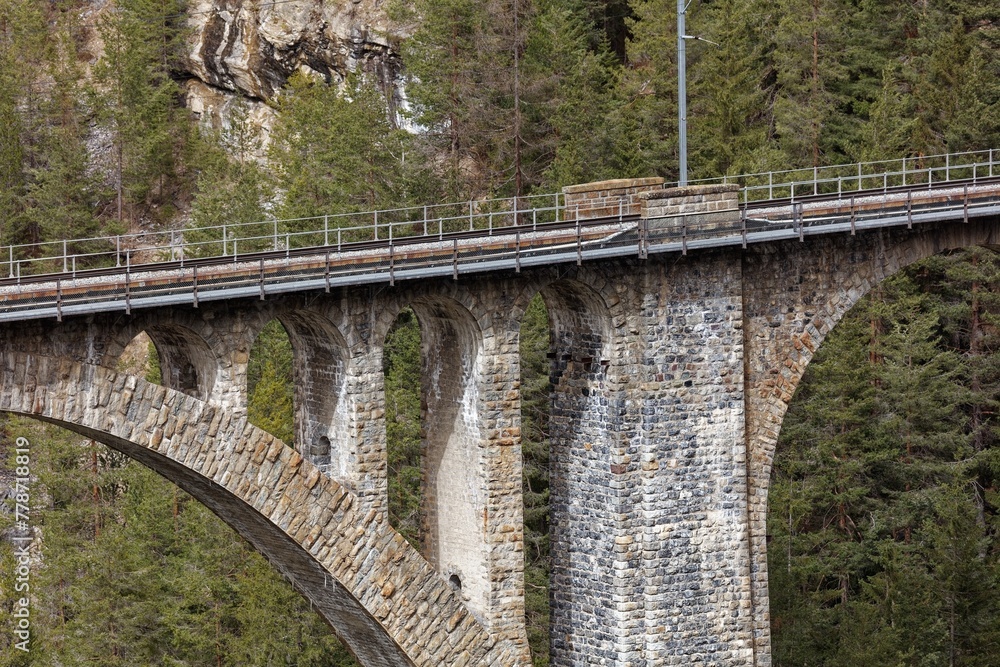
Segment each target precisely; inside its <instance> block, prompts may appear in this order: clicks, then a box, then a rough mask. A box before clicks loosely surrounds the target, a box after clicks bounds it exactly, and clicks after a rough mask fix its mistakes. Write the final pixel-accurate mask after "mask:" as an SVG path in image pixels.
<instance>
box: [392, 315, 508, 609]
mask: <svg viewBox="0 0 1000 667" xmlns="http://www.w3.org/2000/svg"><path fill="white" fill-rule="evenodd" d="M410 307H411V308H412V309H413V312H414V313H415V314H416V316H417V321H418V322H419V324H420V347H421V350H420V353H421V399H420V412H421V415H420V416H421V511H420V535H421V545H422V549H423V553H424V556H425V557H426V558H427V560H428V561H430V562H431V564H432V565H434V566H435V567H437V568H438V571H439V572H441V573H442V574H447V575H448V576H449V577H451V576H457V577H458V578H459V580H461V581H462V582H463V587H462V589H461V592H462V595H463V596H464V597H465V598H466V599H467V600H468V603H469V605H470V607H472V609H473V610H474V611H476V612H477V613H478V614H480V615H481V616H483V617H485V616H486V615H487V610H488V609H489V606H490V605H489V595H490V586H489V559H490V553H489V548H488V542H487V540H486V535H484V526H483V524H484V517H485V515H486V512H487V511H488V510H487V507H488V497H489V491H488V488H487V485H488V480H487V475H486V474H485V461H484V452H483V449H482V440H483V437H482V429H483V425H482V423H481V415H480V409H479V403H480V401H481V396H480V389H481V387H480V379H481V377H482V375H483V372H484V369H483V335H482V331H481V330H480V328H479V323H478V322H477V320H476V318H475V317H474V316H473V315H472V313H471V312H470V311H469V310H468V309H467V308H466V307H465V306H464V305H462V304H460V303H459V302H458V301H456V300H454V299H451V298H447V297H443V298H442V297H438V296H420V297H417V298H415V299H414V300H413V301H412V302H411V303H410Z"/></svg>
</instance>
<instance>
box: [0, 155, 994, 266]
mask: <svg viewBox="0 0 1000 667" xmlns="http://www.w3.org/2000/svg"><path fill="white" fill-rule="evenodd" d="M998 160H1000V151H998V150H995V149H989V150H983V151H973V152H964V153H952V154H947V155H932V156H921V157H907V158H900V159H896V160H882V161H877V162H865V163H856V164H850V165H835V166H830V167H816V168H808V169H790V170H784V171H774V172H763V173H758V174H744V175H739V176H723V177H719V178H713V179H702V180H697V181H691V182H690V183H689V185H705V184H719V183H722V184H733V183H734V184H738V185H740V186H741V191H740V202H741V204H742V205H743V206H749V205H759V204H760V203H762V202H767V201H773V200H780V199H790V200H792V201H793V202H794V201H798V200H801V199H803V198H806V197H811V196H821V195H840V196H841V197H843V196H849V195H851V193H857V192H862V191H871V190H873V189H874V190H883V191H888V190H889V189H890V188H896V187H938V186H941V185H944V184H946V183H949V182H955V181H959V180H962V181H967V182H972V183H978V182H980V181H981V180H983V179H986V178H993V177H995V176H1000V164H998ZM618 211H619V215H618V219H619V220H621V219H623V217H624V216H623V213H622V211H623V209H622V208H621V203H620V202H619V204H618ZM576 217H578V216H576V215H575V211H574V210H573V208H572V207H570V208H567V206H566V200H565V198H564V197H563V195H562V194H561V193H555V194H546V195H534V196H526V197H518V198H504V199H491V200H479V201H468V202H458V203H450V204H434V205H427V206H416V207H406V208H397V209H387V210H378V211H367V212H360V213H338V214H330V215H323V216H315V217H309V218H296V219H275V220H263V221H257V222H246V223H233V224H223V225H217V226H211V227H204V228H193V227H190V228H187V229H183V230H167V231H154V232H142V233H137V234H122V235H116V236H106V237H95V238H81V239H67V240H62V241H53V242H43V243H36V244H23V245H8V246H0V277H2V276H6V277H7V278H8V279H14V280H15V281H18V280H19V279H20V278H21V277H22V276H33V275H40V274H63V275H68V276H69V277H74V276H76V274H77V273H78V272H80V271H83V270H85V269H92V268H113V267H119V268H121V269H122V271H123V272H129V271H134V270H136V269H137V268H138V267H140V266H142V265H146V264H151V263H158V262H165V261H180V262H182V263H183V262H184V261H186V260H191V259H198V258H209V257H216V258H219V259H220V260H221V261H226V260H231V261H232V262H234V263H236V262H239V261H240V258H241V257H243V256H245V255H248V254H250V253H257V252H263V251H271V252H280V251H284V252H286V253H288V254H291V253H292V252H293V251H296V250H301V249H306V248H318V249H321V248H331V249H333V250H334V251H336V252H339V251H340V250H341V249H342V248H343V247H344V246H346V245H348V244H351V243H357V242H380V243H384V244H387V245H389V246H392V245H393V243H394V242H395V241H398V240H402V239H415V238H421V239H427V240H432V239H438V240H441V239H444V237H445V236H446V235H447V234H449V233H455V232H470V233H476V232H478V233H479V234H481V235H482V236H483V237H484V238H488V237H490V236H492V235H493V234H494V232H495V231H496V230H499V229H505V228H511V227H524V228H530V229H537V228H538V226H539V225H544V224H547V223H551V222H559V221H566V220H573V219H575V218H576Z"/></svg>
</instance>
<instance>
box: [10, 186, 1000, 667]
mask: <svg viewBox="0 0 1000 667" xmlns="http://www.w3.org/2000/svg"><path fill="white" fill-rule="evenodd" d="M566 194H567V201H568V202H569V201H570V200H571V198H574V197H575V198H576V199H575V205H577V206H578V209H579V211H580V214H581V215H586V214H588V211H590V212H591V213H593V214H594V215H600V216H602V217H604V216H607V215H608V212H609V211H618V212H620V214H619V213H614V215H615V216H619V217H620V218H621V220H622V221H624V224H633V223H634V225H635V226H634V227H631V228H627V229H626V228H625V227H624V226H623V227H622V228H621V229H624V230H625V231H622V232H615V234H616V237H617V236H621V235H625V234H632V235H633V237H632V238H638V239H639V240H640V242H639V243H638V244H637V245H638V252H637V253H636V255H635V256H634V257H626V258H623V257H619V258H617V259H601V260H599V261H598V260H595V261H581V260H577V261H576V262H570V261H567V262H566V263H562V264H552V265H548V266H543V267H525V268H523V269H521V270H520V271H517V270H510V271H494V272H492V273H486V272H483V273H477V274H468V275H462V276H458V275H457V274H455V276H454V277H451V276H449V277H442V278H434V279H429V280H423V281H406V280H398V281H396V282H395V284H394V285H387V284H381V283H369V284H365V285H355V286H351V287H339V288H333V289H329V291H327V290H316V289H312V290H302V291H301V292H297V293H296V292H292V293H288V294H282V295H272V294H267V295H265V293H264V291H263V289H261V291H260V293H259V295H255V296H253V297H247V298H231V299H228V300H221V299H220V300H218V301H205V302H201V303H199V302H197V301H196V302H195V303H194V304H193V305H170V306H158V307H149V308H145V309H133V310H132V311H131V312H130V313H122V312H101V313H92V314H88V315H72V316H70V315H65V316H63V317H62V320H61V321H56V320H55V319H42V318H36V319H30V320H28V321H20V322H15V323H12V324H6V325H3V326H0V410H4V411H8V412H13V413H18V414H24V415H27V416H30V417H35V418H38V419H42V420H45V421H48V422H51V423H55V424H59V425H61V426H64V427H66V428H69V429H72V430H74V431H76V432H78V433H81V434H83V435H85V436H86V437H88V438H93V439H97V440H100V441H102V442H105V443H107V444H108V445H109V446H111V447H114V448H116V449H118V450H120V451H122V452H124V453H126V454H128V455H129V456H131V457H133V458H135V459H136V460H138V461H140V462H142V463H143V464H145V465H147V466H149V467H150V468H152V469H154V470H157V471H158V472H160V473H161V474H163V475H164V476H166V477H167V478H169V479H172V480H173V481H175V482H176V483H178V484H179V485H181V486H182V487H183V488H185V489H186V490H187V491H189V492H190V493H191V494H192V495H194V496H195V497H196V498H197V499H199V500H200V501H201V502H203V503H204V504H206V505H207V506H208V507H210V508H212V509H213V511H215V512H216V513H217V514H218V515H219V516H220V517H222V518H223V519H224V520H226V521H227V522H228V523H229V524H230V525H232V526H233V527H234V528H235V529H236V530H237V531H238V532H240V534H241V535H243V536H244V537H245V538H246V539H248V540H249V541H250V542H251V543H252V544H253V545H254V546H255V547H256V548H257V549H258V550H260V551H261V552H262V553H264V554H265V555H267V556H268V558H269V559H270V560H271V562H272V563H274V564H275V566H276V567H277V568H278V569H279V570H280V571H281V572H282V573H283V574H284V575H285V576H287V577H288V578H289V579H290V580H291V581H292V582H293V584H294V585H295V586H296V588H297V589H298V590H299V591H300V592H301V593H302V594H303V595H304V596H306V597H307V598H309V600H310V601H311V602H312V603H313V605H314V606H315V608H316V609H317V610H318V611H319V613H320V614H322V615H323V616H324V618H326V620H327V621H328V622H329V624H330V625H331V627H332V628H334V630H335V631H336V632H337V634H338V635H339V636H340V637H341V638H342V639H343V640H344V641H345V643H346V645H347V646H348V647H349V648H350V650H351V651H352V652H353V653H354V654H355V655H356V656H357V657H358V658H359V661H360V662H361V664H363V665H365V666H366V667H381V666H383V665H384V666H398V665H409V666H415V667H441V666H442V665H447V666H448V667H458V666H462V665H482V666H489V667H515V666H517V667H522V666H523V667H527V665H529V664H530V655H529V651H528V644H527V634H526V629H525V624H524V573H523V563H524V552H523V521H522V512H523V501H522V494H521V488H522V461H521V452H520V447H519V445H520V426H521V417H520V409H521V395H520V359H519V353H518V349H519V335H520V326H521V321H522V317H523V314H524V313H525V311H526V309H527V308H528V306H529V304H530V302H531V301H532V299H533V298H534V297H535V296H536V295H541V297H542V299H543V300H544V301H545V304H546V306H547V308H548V313H549V326H550V333H551V349H550V358H551V369H550V370H551V378H552V385H553V391H552V397H551V423H550V425H549V433H550V440H551V454H550V471H549V472H550V485H551V520H550V531H551V532H550V538H551V544H552V578H551V591H550V599H551V642H550V643H551V653H552V664H553V665H555V666H557V667H578V666H587V667H591V666H608V667H654V666H655V667H666V666H678V667H679V666H682V665H683V666H688V665H704V666H706V667H708V666H712V667H767V666H768V665H770V662H771V661H770V636H769V632H770V629H769V615H768V589H767V552H766V548H767V543H766V513H767V492H768V484H769V476H770V471H771V461H772V460H773V456H774V446H775V443H776V441H777V436H778V432H779V430H780V427H781V420H782V418H783V416H784V414H785V410H786V408H787V405H788V402H789V401H790V400H791V398H792V395H793V394H794V391H795V388H796V386H797V384H798V382H799V380H800V378H801V377H802V374H803V372H804V371H805V368H806V366H807V365H808V363H809V360H810V359H811V357H812V354H813V352H814V351H815V350H816V348H817V347H818V346H819V345H820V344H821V342H822V340H823V338H824V337H825V336H826V334H827V333H828V332H829V331H830V329H831V328H832V327H833V326H834V325H835V324H836V323H837V321H838V320H839V319H840V318H841V317H842V316H843V314H844V313H845V312H846V311H847V310H848V309H849V308H850V307H851V306H853V305H854V304H855V303H856V302H857V301H858V299H860V298H861V297H862V296H864V294H865V293H866V292H867V291H868V290H870V289H871V288H872V287H873V286H875V285H877V284H878V283H879V282H880V281H881V280H883V279H885V278H886V277H887V276H889V275H891V274H892V273H893V272H895V271H897V270H899V269H900V268H902V267H904V266H906V265H907V264H909V263H911V262H914V261H917V260H919V259H922V258H924V257H928V256H930V255H933V254H935V253H938V252H942V251H944V250H947V249H949V248H956V247H962V246H967V245H972V244H990V245H997V244H1000V233H998V232H997V224H996V222H997V221H996V220H995V219H994V218H985V217H984V218H982V219H979V220H973V221H970V222H965V221H964V220H960V221H959V222H958V224H956V223H955V222H953V221H947V220H945V221H940V222H937V223H935V224H927V225H924V226H922V227H914V228H913V229H907V228H906V227H894V228H884V229H875V230H870V231H866V232H863V233H862V232H861V231H858V233H857V234H856V235H855V234H853V233H851V234H848V233H844V234H830V235H826V236H817V237H815V238H807V239H805V240H800V239H802V238H803V237H802V236H801V235H800V236H799V238H797V239H794V240H792V239H786V240H777V241H768V242H760V243H757V244H751V245H750V246H749V247H746V248H744V247H741V245H739V244H733V245H727V246H724V247H713V248H708V247H701V248H700V249H698V248H696V249H695V250H692V251H689V252H688V251H686V246H683V247H684V248H685V251H677V252H648V253H646V252H644V250H647V249H648V247H646V246H644V245H643V243H642V239H643V236H642V233H643V230H656V231H657V232H662V231H663V230H671V233H673V231H678V233H679V237H677V238H680V239H682V240H683V239H686V238H687V235H688V232H689V230H691V229H698V228H699V227H698V225H699V223H703V224H702V229H704V226H706V225H708V226H711V225H716V226H717V227H715V228H716V229H726V228H727V227H729V228H731V227H732V226H733V225H734V224H739V223H741V218H740V215H739V210H738V209H737V208H736V207H735V205H734V204H735V197H736V191H735V190H734V189H733V188H732V187H731V186H722V187H714V189H702V190H699V189H697V188H693V189H692V188H687V189H684V190H683V191H670V190H665V189H664V188H663V184H662V181H659V180H657V179H643V180H639V181H613V182H606V183H599V184H590V185H588V186H585V187H578V188H577V189H575V190H574V191H570V192H567V193H566ZM963 217H964V216H963ZM966 219H967V218H966ZM630 221H632V222H630ZM852 231H853V229H852ZM654 236H655V235H654ZM661 238H662V236H661ZM671 238H674V237H673V236H672V237H671ZM577 243H581V241H579V240H577ZM578 257H579V256H578ZM519 268H520V267H519ZM406 308H410V309H412V311H413V312H414V313H415V314H416V317H417V319H418V320H419V322H420V325H421V336H422V350H421V354H422V358H423V373H422V382H421V387H420V390H421V393H422V400H421V405H422V413H423V414H422V421H423V443H422V468H423V469H422V483H423V488H422V507H421V528H422V540H421V544H420V545H419V547H418V548H414V547H412V546H410V545H409V544H408V543H407V542H406V540H404V539H403V538H402V536H400V535H399V534H398V533H397V532H396V531H395V530H394V529H393V528H392V526H391V525H389V522H388V517H387V511H386V507H387V502H388V501H387V489H388V486H389V483H390V481H391V480H389V479H388V472H387V470H388V466H387V454H386V435H385V413H386V401H385V392H384V378H383V364H382V356H383V348H384V346H385V342H386V337H387V336H388V334H389V332H390V330H391V328H392V325H393V322H394V321H395V319H396V317H397V316H398V315H399V313H401V312H403V310H404V309H406ZM275 319H277V320H278V321H280V322H281V324H282V325H283V326H284V327H285V329H286V330H287V331H288V333H289V338H290V340H291V343H292V347H293V352H294V362H293V373H294V379H295V384H296V392H297V393H296V396H295V402H296V406H295V417H296V428H295V431H294V432H295V438H296V441H295V442H294V443H290V444H287V443H282V442H280V441H278V440H276V439H275V438H273V437H272V436H270V435H268V434H266V433H264V432H262V431H260V430H259V429H256V428H255V427H253V426H252V425H250V424H248V423H247V421H246V413H247V389H246V378H247V371H248V363H249V350H250V348H251V347H252V345H253V342H254V340H255V339H256V337H257V336H258V335H259V333H260V332H261V331H262V330H263V328H264V327H265V326H266V325H267V324H268V323H269V322H270V321H272V320H275ZM141 333H145V334H147V335H148V336H149V338H150V339H151V340H152V341H153V343H154V344H155V346H156V348H157V350H158V351H159V354H160V359H161V364H162V366H163V382H164V386H162V387H157V386H154V385H151V384H149V383H147V382H145V381H144V380H143V379H142V378H137V377H131V376H128V375H127V374H124V373H122V372H119V371H118V370H116V369H117V364H118V359H119V358H120V356H121V355H122V352H123V351H124V350H125V349H126V347H127V346H128V345H129V343H130V341H132V340H134V339H135V337H136V336H138V335H139V334H141Z"/></svg>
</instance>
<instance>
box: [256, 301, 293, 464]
mask: <svg viewBox="0 0 1000 667" xmlns="http://www.w3.org/2000/svg"><path fill="white" fill-rule="evenodd" d="M247 396H249V397H250V404H249V406H248V407H247V419H249V420H250V423H251V424H253V425H254V426H257V427H259V428H262V429H264V430H265V431H267V432H268V433H270V434H271V435H273V436H274V437H276V438H278V439H279V440H281V441H282V442H284V443H285V444H286V445H288V446H289V447H293V446H294V444H295V443H294V439H295V431H294V429H295V416H294V413H295V409H294V396H295V387H294V385H293V383H292V344H291V342H290V340H289V338H288V332H287V331H285V328H284V327H283V326H281V323H280V322H278V320H271V321H270V322H268V323H267V325H266V326H265V327H264V328H263V329H262V330H261V332H260V334H258V335H257V340H255V341H254V344H253V347H251V348H250V362H249V364H248V366H247Z"/></svg>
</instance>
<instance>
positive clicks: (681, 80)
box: [677, 0, 688, 186]
mask: <svg viewBox="0 0 1000 667" xmlns="http://www.w3.org/2000/svg"><path fill="white" fill-rule="evenodd" d="M684 3H685V0H677V121H678V123H677V130H678V131H677V143H678V146H677V152H678V161H679V166H678V170H679V174H680V175H679V178H678V185H681V186H684V185H687V182H688V174H687V159H688V154H687V153H688V147H687V45H686V44H685V43H684V35H685V34H686V32H687V28H686V26H685V25H684V14H685V12H686V11H687V7H685V6H684Z"/></svg>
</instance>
